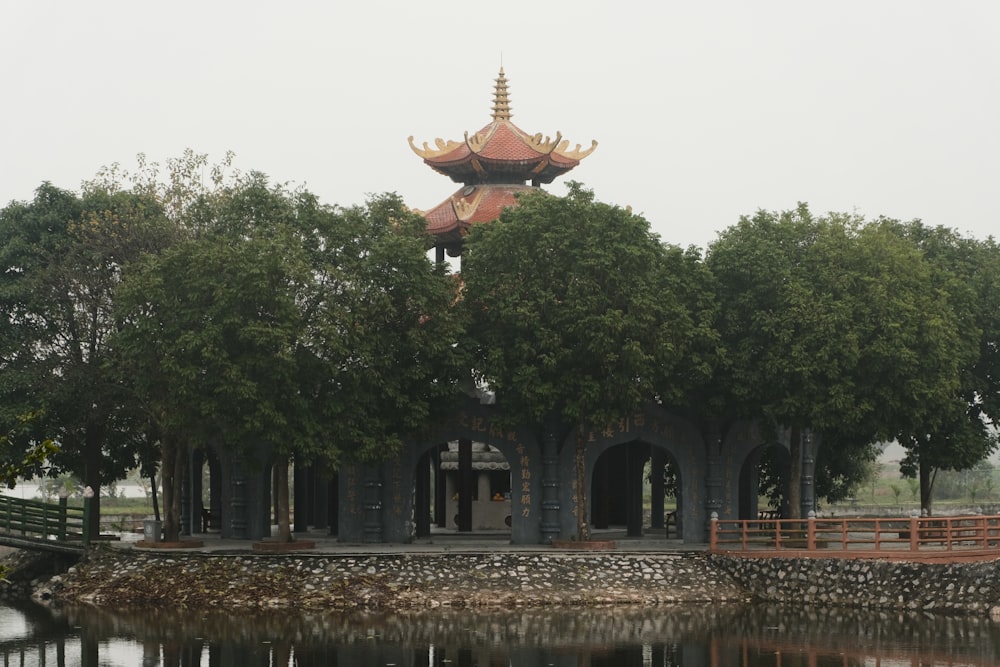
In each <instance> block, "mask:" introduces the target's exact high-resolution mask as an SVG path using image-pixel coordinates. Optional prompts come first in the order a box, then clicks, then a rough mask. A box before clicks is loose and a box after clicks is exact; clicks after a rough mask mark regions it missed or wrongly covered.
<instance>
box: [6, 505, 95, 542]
mask: <svg viewBox="0 0 1000 667" xmlns="http://www.w3.org/2000/svg"><path fill="white" fill-rule="evenodd" d="M90 505H91V503H90V499H89V498H85V499H84V501H83V506H82V507H70V506H69V504H68V503H67V502H66V499H65V498H60V499H59V502H58V503H45V502H42V501H40V500H26V499H22V498H11V497H9V496H0V534H3V535H6V536H8V537H15V538H17V537H19V538H24V539H30V540H39V541H57V542H78V543H80V544H81V545H82V546H83V547H86V546H88V545H89V544H90V534H89V533H90V531H89V530H88V529H87V526H89V525H90V521H89V519H90V516H89V515H90Z"/></svg>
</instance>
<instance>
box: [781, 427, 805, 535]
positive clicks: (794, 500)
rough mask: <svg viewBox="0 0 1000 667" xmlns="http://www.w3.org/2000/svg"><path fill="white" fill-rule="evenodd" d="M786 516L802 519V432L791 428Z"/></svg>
mask: <svg viewBox="0 0 1000 667" xmlns="http://www.w3.org/2000/svg"><path fill="white" fill-rule="evenodd" d="M788 446H789V459H790V462H789V471H788V516H787V517H785V518H787V519H801V518H802V431H801V430H800V429H798V428H793V429H792V431H791V433H790V434H789V440H788Z"/></svg>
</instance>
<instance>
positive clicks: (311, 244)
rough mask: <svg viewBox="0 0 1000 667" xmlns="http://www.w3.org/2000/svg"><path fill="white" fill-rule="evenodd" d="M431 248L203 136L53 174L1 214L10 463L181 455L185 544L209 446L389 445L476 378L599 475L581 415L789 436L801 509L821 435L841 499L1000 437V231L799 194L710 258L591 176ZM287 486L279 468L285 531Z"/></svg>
mask: <svg viewBox="0 0 1000 667" xmlns="http://www.w3.org/2000/svg"><path fill="white" fill-rule="evenodd" d="M431 244H432V239H430V238H429V237H428V236H427V234H426V230H425V228H424V221H423V219H422V218H421V217H420V216H419V215H417V214H416V213H414V212H412V211H410V210H409V209H407V208H406V207H405V206H404V205H403V202H402V201H401V200H400V198H399V197H398V196H396V195H394V194H384V195H378V196H373V197H371V198H370V199H369V200H368V202H366V203H365V204H364V205H360V206H353V207H349V208H343V207H339V206H335V205H330V204H326V203H323V202H321V201H319V199H318V198H317V197H316V196H315V195H313V194H311V193H310V192H308V191H307V190H305V189H301V188H290V187H289V186H286V185H283V184H275V183H272V182H271V181H270V180H269V179H268V178H267V177H265V176H264V175H263V174H260V173H247V174H242V173H239V172H237V171H235V170H234V169H232V167H231V165H230V164H229V158H227V160H226V161H224V162H223V163H222V164H221V165H216V166H211V165H209V163H208V161H207V158H206V157H205V156H203V155H197V154H194V153H192V152H187V153H186V154H185V155H184V156H183V157H181V158H179V159H177V160H172V161H170V162H169V163H168V164H167V165H166V167H165V173H162V174H161V172H160V166H159V165H156V164H150V163H146V162H145V161H143V160H142V159H140V162H139V168H138V170H137V171H136V172H135V173H127V172H125V171H123V170H121V169H120V168H119V167H117V166H114V167H111V168H109V169H106V170H102V172H101V173H100V174H98V177H97V178H95V179H94V180H92V181H89V182H87V183H85V184H84V186H83V188H82V190H81V192H80V193H76V192H71V191H68V190H63V189H60V188H57V187H55V186H53V185H51V184H48V183H45V184H42V185H41V186H40V187H39V188H38V190H37V191H36V193H35V198H34V199H33V200H32V201H28V202H11V203H10V204H9V205H7V206H6V207H5V208H4V209H2V210H0V433H4V434H5V436H4V441H3V448H2V450H0V464H2V465H3V466H5V467H4V468H3V470H4V471H6V472H7V473H9V474H8V477H11V476H13V475H15V474H25V475H40V474H51V475H56V474H61V473H67V472H70V473H73V474H76V475H78V476H79V477H80V478H81V479H82V480H83V482H84V484H86V485H88V486H90V487H91V488H93V489H94V490H95V498H97V499H99V498H100V493H99V489H100V487H101V486H102V485H104V484H107V483H109V482H111V481H113V480H116V479H121V478H122V477H123V476H124V474H125V473H126V471H127V470H129V469H133V468H135V467H141V468H142V469H143V470H144V471H145V472H146V474H147V475H148V474H150V473H153V472H155V471H158V472H159V474H160V475H161V476H162V479H163V487H164V504H165V508H166V512H165V514H166V518H165V532H166V535H167V539H170V538H171V537H176V535H177V533H178V531H179V516H180V511H179V502H180V475H179V474H178V473H179V471H180V470H181V466H182V465H183V461H184V460H185V457H186V456H187V452H188V451H189V450H190V448H191V447H197V446H204V445H207V444H212V445H213V446H218V447H225V448H228V449H229V450H230V451H233V452H240V451H244V449H245V450H246V451H250V450H251V449H253V448H255V447H258V446H265V447H266V448H268V450H269V451H272V452H273V453H274V455H275V457H276V459H277V461H278V462H279V463H281V462H287V461H291V460H294V461H302V462H311V463H322V464H323V465H327V466H329V467H331V468H334V469H335V468H336V467H337V466H338V465H340V463H341V462H342V461H344V460H367V461H376V460H380V459H383V458H385V457H388V456H391V455H392V454H393V453H394V452H395V451H396V450H397V448H398V447H400V446H402V443H403V442H405V441H406V440H407V439H408V438H415V437H419V435H420V434H421V433H422V432H423V431H425V430H427V429H428V428H430V427H431V426H432V425H433V424H434V423H435V422H436V421H438V420H439V419H441V418H442V417H443V416H444V415H445V414H446V413H447V411H448V410H449V409H450V408H451V407H452V405H453V400H454V399H456V398H457V397H459V396H460V395H462V393H463V392H464V391H468V389H469V387H470V386H471V385H472V384H473V383H480V384H483V385H488V386H489V387H490V388H491V389H492V390H494V391H495V392H496V394H497V403H498V404H499V406H500V407H501V409H502V412H503V414H504V415H505V418H506V419H508V420H510V421H511V422H516V423H518V424H523V425H533V426H534V427H535V428H536V429H537V430H538V432H539V434H540V435H541V436H542V437H543V438H555V439H558V441H560V442H561V441H562V440H563V439H565V438H566V437H569V436H571V435H573V434H574V433H576V434H578V437H577V447H578V454H579V456H578V458H577V460H578V471H577V472H578V479H577V480H576V483H577V488H578V489H582V488H584V485H583V484H582V479H581V478H580V477H579V476H582V474H583V471H582V466H583V463H582V462H583V448H584V447H585V443H584V440H583V437H582V433H583V430H582V429H583V428H585V427H590V426H599V425H603V424H606V423H609V422H611V421H613V420H614V419H616V418H617V417H618V416H621V415H623V414H626V413H628V412H629V411H631V410H635V409H638V408H640V407H641V406H642V405H645V404H647V403H649V402H656V403H658V404H660V405H662V406H664V407H665V408H667V409H670V410H675V411H677V412H678V413H680V414H682V415H684V416H685V417H687V418H689V419H691V420H692V421H693V422H694V423H696V424H698V425H699V426H700V427H701V428H702V431H703V433H705V434H706V437H721V435H722V434H723V433H724V430H725V428H726V426H727V425H728V424H731V423H732V422H733V421H734V420H736V419H745V418H749V419H756V420H758V421H759V422H760V423H762V424H763V425H764V427H765V430H764V432H765V433H773V434H775V438H777V435H776V434H777V433H778V432H779V430H785V431H789V432H790V433H791V434H792V436H791V445H792V448H791V454H792V466H791V469H792V478H791V479H790V480H789V482H790V483H789V485H788V488H789V490H790V491H789V493H790V496H792V497H790V498H788V501H789V506H790V507H791V508H792V510H793V512H794V511H795V508H797V507H798V505H799V503H798V502H797V498H796V497H795V494H797V493H798V488H799V483H798V482H799V480H798V479H797V477H796V471H797V470H799V459H798V457H799V456H800V452H801V449H800V447H799V444H800V442H801V440H802V438H807V437H819V438H821V440H822V446H821V448H820V452H821V455H820V459H819V461H818V462H817V466H818V474H817V487H818V492H819V493H820V494H821V495H824V496H826V497H829V498H831V499H837V498H843V497H847V496H849V495H852V494H853V492H854V490H855V488H856V487H857V485H858V484H859V483H860V482H861V480H862V479H863V476H864V469H865V465H864V464H865V461H867V460H870V459H871V458H872V457H873V456H874V450H873V449H872V445H873V443H876V442H881V441H887V440H896V441H898V442H899V443H900V444H901V445H902V446H903V447H905V448H906V451H907V455H906V458H905V460H904V461H903V466H902V472H903V473H904V474H906V475H908V476H910V477H913V478H916V479H919V480H920V487H921V491H920V493H921V505H922V506H923V507H926V508H928V509H929V508H930V507H931V498H932V495H931V494H932V488H933V482H934V478H935V475H936V472H937V471H939V470H960V469H966V468H970V467H972V466H974V465H975V464H976V463H977V462H979V461H981V460H983V459H984V458H985V457H987V456H988V455H989V453H990V452H991V451H993V449H994V447H995V446H996V438H995V435H994V433H995V431H994V430H993V429H994V427H995V424H996V423H997V419H998V417H1000V336H998V331H1000V250H998V247H997V245H996V242H995V241H994V240H993V239H992V238H990V239H986V240H977V239H972V238H968V237H965V236H963V235H961V234H959V233H958V232H956V231H955V230H953V229H949V228H945V227H928V226H925V225H924V224H922V223H921V222H919V221H911V222H901V221H897V220H892V219H886V218H879V219H876V220H870V221H869V220H864V219H862V218H860V217H858V216H856V215H848V214H828V215H822V216H817V215H814V214H813V213H812V212H811V211H809V209H808V207H807V206H806V205H804V204H800V205H798V206H797V207H796V208H794V209H792V210H789V211H783V212H770V211H758V212H757V213H755V214H753V215H750V216H746V217H744V218H741V219H740V220H739V221H738V222H737V223H736V224H735V225H733V226H732V227H730V228H728V229H726V230H725V231H723V232H722V233H721V234H719V236H718V238H717V239H716V240H715V241H714V242H713V243H712V244H710V246H709V247H708V249H707V251H706V252H705V253H704V254H703V253H702V252H701V251H699V250H698V249H695V248H687V249H683V248H679V247H677V246H674V245H671V244H669V243H664V242H663V241H661V240H660V239H659V238H658V237H657V236H656V235H655V234H653V233H652V231H651V230H650V226H649V223H648V222H647V221H646V220H645V219H644V218H643V217H642V216H640V215H637V214H635V213H633V212H631V211H630V210H628V209H624V208H621V207H618V206H613V205H609V204H604V203H601V202H598V201H596V200H595V198H594V196H593V193H591V192H590V191H588V190H586V189H584V188H583V187H582V186H580V185H579V184H571V186H570V189H569V194H568V195H567V196H565V197H555V196H552V195H548V194H546V193H544V192H537V193H532V194H529V195H525V196H523V197H522V198H521V200H520V204H519V206H518V207H516V208H513V209H508V210H505V211H504V212H503V214H502V215H501V217H500V219H499V220H498V221H497V222H495V223H493V224H489V225H479V226H476V227H474V228H473V229H471V230H470V232H469V234H468V236H467V238H466V240H465V250H464V255H463V263H462V273H461V277H460V279H459V278H458V277H457V276H455V275H453V274H451V273H450V272H449V269H448V268H447V267H446V266H443V265H437V264H435V263H434V262H432V261H431V260H430V259H429V257H428V250H429V248H430V247H431ZM49 440H51V441H52V443H54V447H55V449H51V448H47V449H45V450H44V452H45V456H44V457H39V456H38V451H39V450H38V449H37V447H38V443H43V442H46V443H47V442H48V441H49ZM275 470H276V471H280V470H285V471H287V466H285V465H276V466H275ZM279 475H280V473H279ZM282 489H283V491H282ZM287 502H288V499H287V479H284V480H281V479H279V494H278V503H279V506H280V505H283V507H284V509H285V510H286V511H284V512H283V513H282V512H281V511H280V508H279V516H284V517H285V520H284V522H283V524H282V525H281V537H282V538H284V539H290V538H291V535H290V531H289V526H288V525H287V514H288V513H287ZM581 506H582V505H581ZM95 515H96V513H95ZM95 520H96V518H95ZM580 530H581V532H584V531H585V530H586V527H585V526H584V525H581V526H580Z"/></svg>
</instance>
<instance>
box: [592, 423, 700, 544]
mask: <svg viewBox="0 0 1000 667" xmlns="http://www.w3.org/2000/svg"><path fill="white" fill-rule="evenodd" d="M668 474H669V476H670V487H671V488H669V493H670V496H671V497H672V499H674V502H675V503H676V504H675V506H674V507H670V508H669V509H665V507H667V504H666V503H665V502H664V497H665V495H666V494H667V492H668V488H667V486H668V485H667V483H665V480H666V477H667V475H668ZM590 489H591V492H590V521H591V526H592V528H593V529H595V530H605V529H610V528H612V527H613V526H615V527H624V528H625V532H626V535H627V536H629V537H641V536H644V535H647V536H648V535H657V536H662V537H664V538H666V537H669V536H670V534H671V530H672V531H673V536H674V537H678V536H679V535H680V534H681V531H680V525H681V522H680V519H679V517H680V516H681V515H682V512H680V511H679V510H680V509H681V506H682V499H683V497H684V496H683V493H681V489H682V483H681V476H680V467H679V466H678V465H677V463H676V460H675V459H674V457H673V455H672V454H671V453H670V451H669V449H667V448H665V447H661V446H656V445H650V444H649V443H646V442H643V441H641V440H633V441H630V442H627V443H621V444H618V445H613V446H611V447H608V448H606V449H605V450H604V451H603V452H602V453H601V454H600V455H599V456H598V457H597V460H596V461H595V464H594V466H593V468H592V470H591V480H590ZM647 500H648V503H649V504H648V509H647V506H646V501H647ZM660 531H662V533H661V532H660Z"/></svg>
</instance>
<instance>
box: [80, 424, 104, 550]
mask: <svg viewBox="0 0 1000 667" xmlns="http://www.w3.org/2000/svg"><path fill="white" fill-rule="evenodd" d="M103 439H104V429H103V428H97V427H95V426H89V427H87V432H86V433H85V434H84V441H83V443H84V444H83V484H84V486H89V487H90V489H91V490H92V491H93V492H94V497H93V499H92V500H91V504H90V508H91V509H90V525H89V526H88V527H87V528H88V531H89V534H90V536H91V539H94V538H96V537H97V536H98V535H100V534H101V468H102V465H101V464H102V463H103V458H104V457H103V454H102V451H101V449H102V447H101V446H102V441H103Z"/></svg>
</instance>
